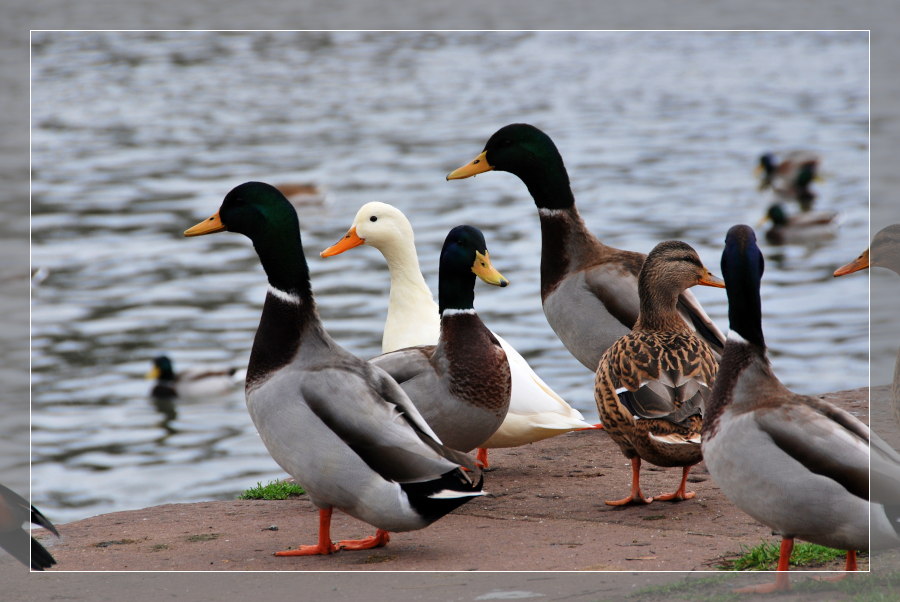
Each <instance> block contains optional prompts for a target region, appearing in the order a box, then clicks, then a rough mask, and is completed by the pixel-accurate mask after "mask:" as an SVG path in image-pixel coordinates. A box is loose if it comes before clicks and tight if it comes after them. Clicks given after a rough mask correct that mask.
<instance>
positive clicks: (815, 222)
mask: <svg viewBox="0 0 900 602" xmlns="http://www.w3.org/2000/svg"><path fill="white" fill-rule="evenodd" d="M836 219H837V213H835V212H834V211H807V212H805V213H798V214H796V215H790V216H789V215H788V214H787V211H786V210H785V208H784V205H782V204H781V203H773V204H772V205H770V206H769V210H768V211H767V212H766V216H765V217H764V218H763V219H762V222H761V224H763V223H765V222H767V221H769V220H771V221H772V225H771V226H770V227H769V229H768V230H766V240H767V241H769V242H770V243H772V244H773V245H786V244H798V243H811V242H816V241H819V240H823V239H826V238H831V237H832V236H834V234H835V228H836V227H837V223H836Z"/></svg>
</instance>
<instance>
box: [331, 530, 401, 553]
mask: <svg viewBox="0 0 900 602" xmlns="http://www.w3.org/2000/svg"><path fill="white" fill-rule="evenodd" d="M390 540H391V536H390V534H389V533H388V532H387V531H385V530H383V529H377V530H376V531H375V535H373V536H371V537H366V538H364V539H344V540H341V541H339V542H337V547H338V549H339V550H371V549H372V548H380V547H382V546H385V545H387V542H389V541H390Z"/></svg>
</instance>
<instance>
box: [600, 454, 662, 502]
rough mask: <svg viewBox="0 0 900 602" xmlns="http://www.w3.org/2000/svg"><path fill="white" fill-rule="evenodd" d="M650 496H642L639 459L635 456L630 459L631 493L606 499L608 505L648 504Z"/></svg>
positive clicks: (650, 500) (650, 499)
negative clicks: (618, 497)
mask: <svg viewBox="0 0 900 602" xmlns="http://www.w3.org/2000/svg"><path fill="white" fill-rule="evenodd" d="M652 501H653V498H652V497H644V494H643V493H642V492H641V459H640V457H638V456H635V457H633V458H632V459H631V495H629V496H628V497H625V498H622V499H621V500H606V504H607V505H608V506H626V505H628V504H649V503H650V502H652Z"/></svg>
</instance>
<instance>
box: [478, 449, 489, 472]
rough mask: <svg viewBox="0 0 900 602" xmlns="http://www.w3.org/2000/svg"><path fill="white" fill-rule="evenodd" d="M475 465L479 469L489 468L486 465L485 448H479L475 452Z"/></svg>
mask: <svg viewBox="0 0 900 602" xmlns="http://www.w3.org/2000/svg"><path fill="white" fill-rule="evenodd" d="M475 464H476V466H478V467H479V468H487V467H488V466H490V464H488V454H487V448H486V447H479V448H478V451H477V452H475Z"/></svg>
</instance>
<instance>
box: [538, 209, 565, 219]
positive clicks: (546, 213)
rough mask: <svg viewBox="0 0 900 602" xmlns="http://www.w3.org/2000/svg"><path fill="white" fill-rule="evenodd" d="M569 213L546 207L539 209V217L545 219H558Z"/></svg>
mask: <svg viewBox="0 0 900 602" xmlns="http://www.w3.org/2000/svg"><path fill="white" fill-rule="evenodd" d="M567 213H568V211H566V210H565V209H547V208H545V207H538V215H541V216H544V217H556V216H558V215H565V214H567Z"/></svg>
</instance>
